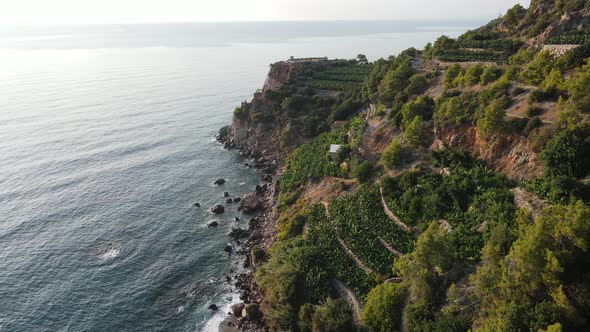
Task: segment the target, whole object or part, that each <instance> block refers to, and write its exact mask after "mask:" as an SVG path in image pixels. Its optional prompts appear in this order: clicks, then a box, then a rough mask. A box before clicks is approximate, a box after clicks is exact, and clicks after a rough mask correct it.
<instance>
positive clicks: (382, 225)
mask: <svg viewBox="0 0 590 332" xmlns="http://www.w3.org/2000/svg"><path fill="white" fill-rule="evenodd" d="M380 202H381V199H380V196H379V192H378V191H377V188H375V187H373V188H367V187H363V188H361V189H360V190H359V192H358V193H356V194H354V195H348V196H343V197H340V198H337V199H335V200H333V201H331V202H330V218H331V219H332V222H334V225H335V227H336V231H337V233H338V236H340V237H341V238H342V239H343V240H344V241H345V242H346V244H347V245H348V247H349V248H350V250H352V251H353V252H354V253H355V255H357V256H358V257H359V259H361V260H362V261H363V263H364V264H365V265H367V266H368V267H370V268H371V269H373V270H374V271H376V272H377V273H380V274H382V275H384V276H389V275H391V273H392V271H391V264H392V263H393V260H394V258H395V257H394V255H393V254H392V253H390V252H389V251H388V250H387V249H386V248H385V247H384V246H383V245H382V244H381V242H380V241H379V237H381V238H382V239H383V240H385V241H386V242H388V243H389V244H390V245H392V246H393V247H394V248H395V249H396V250H397V251H400V252H402V253H404V252H408V251H409V250H411V248H412V246H413V239H412V237H411V236H410V235H409V234H406V233H405V232H403V231H402V230H401V229H399V228H398V227H397V225H395V224H394V223H393V222H392V221H391V220H389V219H388V217H387V215H385V213H384V212H383V206H382V205H380V204H379V203H380Z"/></svg>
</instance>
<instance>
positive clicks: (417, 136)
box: [404, 115, 426, 147]
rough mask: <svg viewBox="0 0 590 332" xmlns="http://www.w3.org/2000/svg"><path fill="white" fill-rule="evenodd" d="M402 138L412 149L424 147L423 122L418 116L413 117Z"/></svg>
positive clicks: (424, 133) (424, 130)
mask: <svg viewBox="0 0 590 332" xmlns="http://www.w3.org/2000/svg"><path fill="white" fill-rule="evenodd" d="M404 138H405V139H406V140H407V141H408V143H409V144H410V145H411V146H413V147H420V146H422V145H424V143H425V139H426V128H425V126H424V121H422V118H421V117H419V116H417V115H416V116H415V117H414V119H413V120H412V122H410V123H409V124H408V125H407V126H406V128H405V129H404Z"/></svg>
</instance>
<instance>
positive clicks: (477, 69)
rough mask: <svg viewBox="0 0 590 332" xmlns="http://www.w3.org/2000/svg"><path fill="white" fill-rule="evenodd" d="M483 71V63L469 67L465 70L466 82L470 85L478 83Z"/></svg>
mask: <svg viewBox="0 0 590 332" xmlns="http://www.w3.org/2000/svg"><path fill="white" fill-rule="evenodd" d="M483 71H484V69H483V65H481V64H479V63H478V64H475V65H473V66H471V67H469V68H467V70H466V71H465V84H466V85H469V86H471V85H475V84H478V83H479V80H480V77H481V74H483Z"/></svg>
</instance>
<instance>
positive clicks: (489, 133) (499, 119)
mask: <svg viewBox="0 0 590 332" xmlns="http://www.w3.org/2000/svg"><path fill="white" fill-rule="evenodd" d="M504 116H506V111H504V108H503V107H502V103H501V102H500V101H499V100H496V101H494V102H493V103H492V104H491V105H490V106H488V107H486V109H485V113H484V117H483V118H482V119H480V120H479V121H477V136H478V137H479V138H481V139H484V140H486V139H490V138H493V137H494V136H496V135H497V134H499V133H500V132H502V131H503V130H504Z"/></svg>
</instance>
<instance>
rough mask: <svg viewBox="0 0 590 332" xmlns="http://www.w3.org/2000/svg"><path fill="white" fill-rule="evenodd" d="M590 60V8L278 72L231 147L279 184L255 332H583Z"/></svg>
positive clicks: (261, 224) (261, 259) (519, 17)
mask: <svg viewBox="0 0 590 332" xmlns="http://www.w3.org/2000/svg"><path fill="white" fill-rule="evenodd" d="M588 56H590V1H571V0H569V1H566V0H561V1H541V0H537V1H533V2H532V3H531V6H530V8H529V9H524V8H522V7H520V6H515V7H513V8H512V9H510V10H509V11H508V12H507V13H506V15H505V16H503V17H501V18H498V19H496V20H494V21H492V22H490V23H489V24H487V25H486V26H483V27H481V28H479V29H476V30H473V31H468V32H466V33H465V34H463V35H462V36H460V37H459V38H457V39H452V38H448V37H445V36H442V37H440V38H439V39H437V40H436V41H434V42H433V43H432V44H428V45H426V46H425V48H424V50H416V49H408V50H406V51H404V52H402V53H401V54H399V55H396V56H391V57H389V58H388V59H379V60H377V61H375V62H373V63H368V62H367V61H366V59H365V58H364V56H362V55H359V56H358V57H357V59H354V60H322V61H313V62H312V61H296V60H293V59H292V60H290V61H284V62H279V63H276V64H273V65H272V66H271V70H270V73H269V76H268V78H267V80H266V83H265V86H264V88H263V89H262V90H260V91H258V92H257V93H256V94H255V95H254V98H253V100H252V101H250V102H245V103H243V104H242V105H241V106H240V107H239V108H236V110H235V112H234V118H233V122H232V125H231V126H228V127H226V128H223V129H222V130H221V131H220V139H221V140H222V141H223V142H225V145H226V147H228V148H239V149H240V150H242V151H243V153H244V154H246V155H248V156H251V157H252V158H254V160H255V164H257V165H259V167H261V168H263V169H264V171H265V173H267V174H273V176H272V179H271V178H269V177H266V180H268V181H270V187H271V188H273V190H272V193H270V194H268V195H267V198H268V202H267V203H268V204H267V205H268V210H267V211H266V213H263V214H262V215H261V216H260V217H259V219H258V222H257V223H255V224H254V225H252V228H251V236H250V239H249V240H248V241H247V243H246V244H245V247H246V248H248V249H249V250H250V252H249V259H248V260H249V262H252V263H253V265H254V266H255V272H254V276H255V278H254V279H255V282H254V284H253V285H252V289H251V290H249V292H248V296H245V301H246V302H252V303H257V304H260V309H261V312H262V315H263V317H264V319H263V321H262V322H258V321H253V320H252V319H248V317H245V318H242V320H241V324H243V325H242V327H243V328H244V329H269V330H271V331H354V330H373V331H396V330H399V331H402V330H403V331H468V330H473V331H531V330H532V331H561V330H564V331H580V330H588V329H589V328H590V321H589V319H590V260H589V258H588V253H587V251H588V249H589V248H588V246H589V241H590V206H589V205H588V204H589V203H590V186H589V185H588V182H589V181H588V180H589V178H590V99H589V98H590V97H589V96H590V61H589V60H588ZM331 145H339V147H338V149H337V152H336V153H333V154H330V153H329V151H330V147H331ZM361 307H362V308H361Z"/></svg>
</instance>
